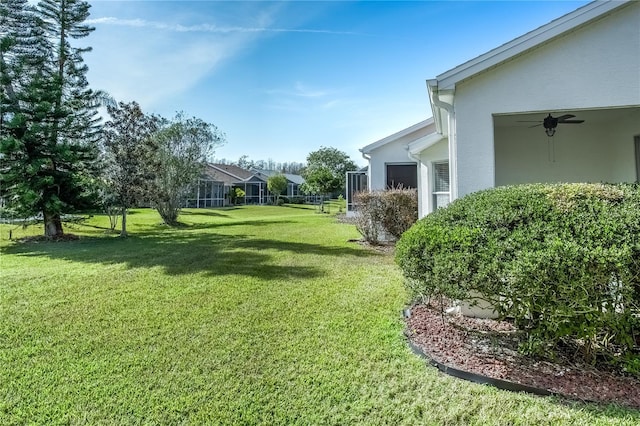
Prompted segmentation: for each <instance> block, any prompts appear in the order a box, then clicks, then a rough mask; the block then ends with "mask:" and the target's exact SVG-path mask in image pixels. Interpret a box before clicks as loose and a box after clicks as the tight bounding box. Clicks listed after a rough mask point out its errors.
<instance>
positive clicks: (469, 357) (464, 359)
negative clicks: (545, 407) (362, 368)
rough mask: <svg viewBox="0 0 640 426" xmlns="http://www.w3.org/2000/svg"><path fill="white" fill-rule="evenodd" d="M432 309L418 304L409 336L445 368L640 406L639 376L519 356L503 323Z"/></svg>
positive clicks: (575, 396)
mask: <svg viewBox="0 0 640 426" xmlns="http://www.w3.org/2000/svg"><path fill="white" fill-rule="evenodd" d="M441 312H442V310H441V309H440V308H438V307H437V306H435V305H416V306H414V307H412V308H411V315H410V316H409V317H408V318H407V319H406V325H407V335H408V338H409V339H410V341H411V342H412V343H413V344H414V345H415V346H417V347H419V348H420V349H421V350H422V351H423V352H424V353H425V354H426V355H427V356H428V357H430V358H431V359H433V360H434V361H437V362H439V363H441V364H444V365H446V366H448V367H453V368H457V369H459V370H463V371H466V372H470V373H475V374H479V375H483V376H487V377H490V378H494V379H500V380H506V381H509V382H513V383H518V384H521V385H526V386H532V387H535V388H539V389H544V390H547V391H550V392H552V393H555V394H558V395H562V396H565V397H567V398H571V399H577V400H582V401H591V402H599V403H616V404H619V405H624V406H628V407H633V408H640V378H638V377H632V376H625V375H622V374H621V373H616V372H614V371H606V370H603V369H601V368H596V367H594V366H591V365H580V364H574V363H572V362H571V361H570V359H569V357H566V358H559V359H556V360H554V361H553V362H551V361H548V360H536V359H531V358H528V357H525V356H523V355H522V354H520V353H519V352H518V350H517V348H518V342H519V339H518V332H517V331H516V330H515V328H514V327H513V325H512V324H511V323H509V322H506V321H495V320H490V319H479V318H469V317H464V316H462V315H459V314H455V315H442V314H441Z"/></svg>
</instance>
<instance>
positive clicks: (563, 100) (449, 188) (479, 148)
mask: <svg viewBox="0 0 640 426" xmlns="http://www.w3.org/2000/svg"><path fill="white" fill-rule="evenodd" d="M427 90H428V94H429V101H430V104H431V110H432V113H433V118H431V119H429V120H425V121H423V122H421V123H418V124H416V125H414V126H411V127H409V128H408V129H405V130H403V131H400V132H398V133H396V134H395V135H391V136H389V137H388V138H385V139H382V140H380V141H377V142H374V143H373V144H370V145H367V146H366V147H364V148H362V149H361V151H362V153H363V155H364V156H365V158H368V159H369V183H370V185H369V186H370V188H371V189H383V188H384V187H385V186H388V185H389V182H388V181H389V168H388V167H387V166H393V165H394V164H402V163H403V162H404V163H405V164H407V165H409V164H415V167H416V170H417V176H416V177H417V187H418V193H419V213H420V216H424V215H426V214H428V213H430V212H432V211H434V210H435V209H436V208H438V207H441V206H443V205H445V204H446V203H448V202H449V201H450V200H454V199H456V198H458V197H461V196H463V195H466V194H469V193H472V192H475V191H478V190H482V189H486V188H490V187H494V186H500V185H509V184H517V183H532V182H623V181H633V182H635V181H637V180H638V178H639V176H640V2H638V1H632V0H631V1H630V0H622V1H595V2H592V3H589V4H587V5H585V6H583V7H581V8H579V9H577V10H575V11H573V12H571V13H569V14H567V15H565V16H562V17H560V18H558V19H556V20H554V21H552V22H550V23H548V24H546V25H544V26H542V27H540V28H538V29H536V30H534V31H531V32H529V33H527V34H524V35H523V36H521V37H518V38H516V39H514V40H512V41H510V42H508V43H506V44H504V45H502V46H499V47H497V48H495V49H493V50H491V51H489V52H487V53H485V54H483V55H481V56H478V57H477V58H474V59H472V60H470V61H468V62H465V63H464V64H462V65H460V66H458V67H456V68H453V69H451V70H449V71H446V72H444V73H442V74H440V75H438V76H437V77H436V78H434V79H430V80H427ZM545 119H546V120H545ZM403 157H404V158H403Z"/></svg>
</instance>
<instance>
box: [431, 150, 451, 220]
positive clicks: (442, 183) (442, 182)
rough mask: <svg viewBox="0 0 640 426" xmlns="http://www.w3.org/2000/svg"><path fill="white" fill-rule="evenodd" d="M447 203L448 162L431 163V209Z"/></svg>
mask: <svg viewBox="0 0 640 426" xmlns="http://www.w3.org/2000/svg"><path fill="white" fill-rule="evenodd" d="M447 204H449V162H448V161H443V162H441V163H433V210H436V209H439V208H440V207H445V206H446V205H447Z"/></svg>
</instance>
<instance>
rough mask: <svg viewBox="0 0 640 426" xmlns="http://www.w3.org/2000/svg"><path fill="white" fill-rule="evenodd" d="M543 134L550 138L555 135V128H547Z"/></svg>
mask: <svg viewBox="0 0 640 426" xmlns="http://www.w3.org/2000/svg"><path fill="white" fill-rule="evenodd" d="M544 132H545V133H546V134H547V136H549V137H551V136H553V135H555V134H556V128H555V127H547V128H545V129H544Z"/></svg>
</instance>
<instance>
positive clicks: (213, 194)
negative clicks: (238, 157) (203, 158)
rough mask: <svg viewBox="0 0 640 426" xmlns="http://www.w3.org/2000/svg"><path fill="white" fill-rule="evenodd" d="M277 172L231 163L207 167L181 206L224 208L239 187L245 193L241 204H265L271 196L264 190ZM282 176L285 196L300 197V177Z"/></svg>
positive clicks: (271, 198)
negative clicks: (230, 195)
mask: <svg viewBox="0 0 640 426" xmlns="http://www.w3.org/2000/svg"><path fill="white" fill-rule="evenodd" d="M276 173H277V172H275V171H269V170H258V169H251V170H246V169H243V168H241V167H238V166H234V165H230V164H211V163H210V164H207V166H206V168H205V170H204V172H203V173H202V175H201V176H200V178H199V179H198V181H197V182H196V183H194V187H193V191H192V192H191V193H190V195H189V196H188V197H187V199H186V200H185V204H184V205H185V207H193V208H205V207H224V206H227V205H229V204H230V201H231V200H230V197H229V193H230V191H232V190H233V189H235V188H240V189H242V191H244V193H245V196H244V197H243V198H242V199H241V200H240V202H241V203H242V204H268V203H270V202H272V201H273V198H274V197H273V195H272V194H270V193H269V190H268V189H267V180H268V179H269V176H272V175H274V174H276ZM284 175H285V177H286V178H287V181H288V182H289V185H288V186H287V194H286V196H287V197H296V196H302V195H301V193H300V185H302V184H303V183H304V179H303V178H302V176H298V175H292V174H284ZM281 195H285V194H281Z"/></svg>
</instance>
